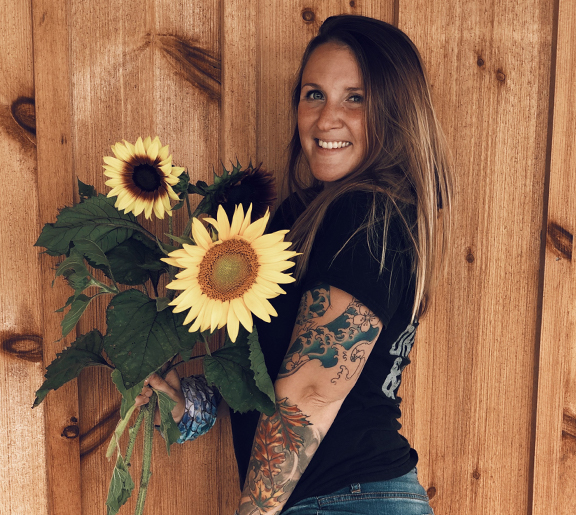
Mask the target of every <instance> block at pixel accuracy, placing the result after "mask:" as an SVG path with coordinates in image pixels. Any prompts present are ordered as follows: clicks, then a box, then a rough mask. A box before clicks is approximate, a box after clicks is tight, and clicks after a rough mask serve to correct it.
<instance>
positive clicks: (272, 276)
mask: <svg viewBox="0 0 576 515" xmlns="http://www.w3.org/2000/svg"><path fill="white" fill-rule="evenodd" d="M258 275H259V276H260V277H262V278H263V279H267V280H268V281H272V282H274V283H278V284H288V283H293V282H294V281H295V280H296V279H294V277H292V276H290V275H286V274H283V273H281V272H276V271H275V270H266V269H264V267H261V268H260V270H258Z"/></svg>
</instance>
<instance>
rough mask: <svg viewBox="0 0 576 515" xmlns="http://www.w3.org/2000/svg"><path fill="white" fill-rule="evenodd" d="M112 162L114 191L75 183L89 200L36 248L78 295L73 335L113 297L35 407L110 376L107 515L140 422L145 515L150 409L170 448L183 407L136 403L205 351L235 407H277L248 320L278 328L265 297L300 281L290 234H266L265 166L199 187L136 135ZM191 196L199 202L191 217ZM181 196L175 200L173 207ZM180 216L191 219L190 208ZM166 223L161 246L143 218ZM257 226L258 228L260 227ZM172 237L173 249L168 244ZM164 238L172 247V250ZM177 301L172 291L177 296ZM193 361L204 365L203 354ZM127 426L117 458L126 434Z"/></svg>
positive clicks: (163, 150) (162, 397) (58, 366)
mask: <svg viewBox="0 0 576 515" xmlns="http://www.w3.org/2000/svg"><path fill="white" fill-rule="evenodd" d="M112 151H113V152H114V157H112V156H107V157H104V163H105V165H104V174H105V175H106V176H107V177H108V180H107V181H106V185H107V186H109V187H111V188H112V189H111V190H110V191H109V192H108V194H107V195H104V194H98V193H97V192H96V191H95V189H94V188H93V187H92V186H89V185H86V184H84V183H82V182H81V181H78V188H79V197H80V203H78V204H77V205H74V206H72V207H65V208H64V209H62V210H61V211H60V213H59V215H58V217H57V220H56V222H54V223H48V224H46V225H45V226H44V228H43V230H42V233H41V234H40V237H39V238H38V241H37V242H36V245H37V246H40V247H44V248H45V249H46V250H45V252H46V253H48V254H49V255H51V256H62V257H63V260H62V261H61V262H60V264H59V265H58V267H57V269H56V277H59V276H62V277H63V278H64V279H65V280H66V281H67V282H68V284H69V286H70V287H71V288H72V290H73V294H72V295H71V296H70V297H69V299H68V301H67V302H66V305H65V306H63V307H62V308H61V309H59V310H58V311H60V312H62V311H66V314H65V315H64V318H63V320H62V336H63V337H65V336H66V335H68V334H69V333H70V332H71V331H72V329H74V327H75V326H76V324H77V322H78V320H79V319H80V318H81V316H82V314H83V313H84V311H85V310H86V308H87V307H88V306H89V304H90V303H91V301H92V300H93V299H95V298H96V297H99V296H102V295H105V296H108V297H109V299H110V302H109V303H108V306H107V308H106V325H107V329H106V334H104V335H103V334H101V333H100V332H99V331H98V330H96V329H95V330H92V331H90V332H89V333H87V334H83V335H81V336H79V337H78V338H77V339H76V340H75V341H74V342H73V343H72V344H71V345H70V346H69V347H67V348H65V349H64V350H63V351H62V352H61V353H59V354H58V355H57V357H56V359H55V360H54V361H53V362H52V363H51V364H50V365H49V366H48V367H47V371H46V376H45V381H44V383H43V384H42V386H41V387H40V389H39V390H38V391H37V392H36V400H35V402H34V406H37V405H39V404H40V403H41V402H42V400H43V399H44V398H45V397H46V395H47V394H48V392H49V391H50V390H55V389H57V388H59V387H60V386H62V385H63V384H65V383H66V382H68V381H70V380H72V379H74V378H76V377H78V375H79V374H80V372H81V371H82V370H83V369H84V368H85V367H88V366H103V367H107V368H108V369H109V370H110V372H111V376H112V380H113V382H114V384H115V385H116V386H117V388H118V390H119V392H120V393H121V395H122V404H121V408H120V422H119V423H118V425H117V427H116V430H115V431H114V434H113V435H112V438H111V441H110V445H109V447H108V451H107V456H108V457H109V458H110V457H112V456H113V455H114V454H116V466H115V468H114V471H113V474H112V479H111V482H110V488H109V492H108V499H107V501H106V504H107V507H108V514H109V515H113V514H116V513H118V511H119V510H120V507H121V506H122V505H123V504H124V503H125V502H126V501H127V500H128V499H129V498H130V496H131V495H132V491H133V489H134V488H135V485H134V482H133V480H132V477H131V476H130V472H129V466H130V460H131V456H132V452H133V450H134V444H135V440H136V435H137V433H138V431H139V430H140V428H141V427H142V426H143V427H144V451H143V465H142V475H141V482H140V488H139V492H138V500H137V505H136V512H135V513H136V514H141V513H143V509H144V502H145V498H146V489H147V486H148V481H149V478H150V465H151V453H152V439H153V436H154V412H155V410H156V407H157V406H158V407H159V411H160V419H161V424H160V433H161V434H162V436H163V437H164V439H165V441H166V447H167V450H168V452H170V445H171V444H172V443H174V442H176V441H178V439H179V438H180V436H181V432H180V429H179V428H178V426H177V425H176V423H175V422H174V419H173V418H172V414H171V411H172V408H173V407H174V405H175V402H174V401H173V400H172V399H171V398H170V397H168V396H167V395H166V394H164V393H163V392H154V394H153V396H152V397H151V399H150V402H149V403H148V404H147V405H145V406H142V408H141V409H140V410H139V413H138V415H137V416H136V415H135V411H136V406H135V399H136V397H137V396H138V394H139V393H140V392H141V391H142V388H143V385H144V381H145V379H146V378H147V377H148V376H149V375H150V374H152V373H153V372H159V373H162V374H163V375H166V373H167V372H168V371H169V370H170V369H172V368H174V367H175V366H177V365H178V364H179V363H183V362H186V361H188V360H190V359H191V358H192V354H193V351H194V348H195V345H196V343H197V342H201V343H202V344H203V345H204V346H205V354H203V355H202V359H203V365H204V373H205V376H206V381H207V382H208V383H209V384H211V385H215V386H216V388H217V389H218V390H219V392H220V393H221V395H222V396H223V397H224V399H225V400H226V401H227V403H228V404H229V405H230V407H231V408H232V409H234V410H237V411H241V412H244V411H248V410H252V409H257V410H259V411H262V412H265V413H268V414H271V413H272V412H273V411H274V403H275V398H274V388H273V385H272V381H271V380H270V377H269V376H268V373H267V371H266V366H265V364H264V359H263V355H262V352H261V350H260V346H259V344H258V336H257V334H256V330H255V328H254V327H253V320H252V315H253V314H254V315H256V316H257V317H259V318H261V319H263V320H266V321H270V316H275V315H276V312H275V311H274V308H273V307H272V305H271V304H270V302H269V301H268V299H271V298H273V297H276V296H277V295H279V294H281V293H284V291H283V290H282V288H281V287H280V286H279V285H280V284H283V283H290V282H292V281H293V280H294V279H293V278H292V277H291V275H290V274H288V273H285V272H286V270H288V269H289V268H290V267H292V266H293V262H291V261H290V259H291V258H293V257H294V256H295V255H296V253H295V252H292V251H289V250H287V249H288V248H289V247H290V243H289V242H284V236H285V234H286V232H287V231H278V232H276V233H272V234H264V231H265V228H266V224H267V222H268V219H269V211H268V207H269V206H270V204H272V203H273V202H274V200H275V195H274V192H273V178H272V177H271V176H270V175H269V174H268V173H266V172H265V171H263V170H262V169H261V168H259V167H257V168H254V167H252V166H251V165H250V166H249V167H248V168H247V169H244V170H243V169H242V168H241V166H240V164H239V163H237V164H236V166H234V167H233V168H232V170H231V171H228V170H226V168H224V167H223V172H222V174H221V175H217V174H214V182H213V184H211V185H208V184H206V183H205V182H202V181H199V182H197V183H196V184H195V185H194V184H191V183H190V178H189V176H188V174H187V173H186V172H185V169H184V168H182V167H178V166H174V165H173V164H172V156H171V155H169V150H168V146H162V145H161V143H160V140H159V138H155V139H154V140H152V139H151V138H149V137H148V138H146V139H144V140H142V138H138V140H137V141H136V143H135V144H131V143H129V142H127V141H124V143H116V144H115V145H114V146H112ZM190 195H199V196H200V197H201V200H200V202H198V204H197V207H196V208H195V210H194V211H192V207H191V205H192V203H191V201H190ZM172 201H173V202H176V204H175V205H174V206H172ZM184 206H186V208H187V213H188V221H187V223H186V227H185V229H184V231H183V233H182V234H180V235H179V236H177V235H175V234H173V223H172V215H173V212H174V211H177V210H180V209H181V208H183V207H184ZM180 212H184V210H183V209H182V210H181V211H180ZM142 214H143V215H144V217H145V218H147V219H150V218H151V217H152V216H153V215H154V216H156V217H157V218H160V219H163V218H164V215H165V214H167V215H168V217H169V218H168V221H169V224H168V226H169V230H168V233H167V234H166V235H161V236H162V237H160V236H158V235H155V234H153V233H151V232H150V231H148V230H147V229H146V228H145V227H144V226H143V225H141V224H140V223H139V221H138V219H137V217H138V216H140V215H142ZM252 218H254V221H252ZM166 238H167V239H168V240H169V241H165V240H166ZM163 240H164V241H163ZM177 291H179V292H180V293H179V294H178V295H177V296H176V292H177ZM224 327H226V335H225V343H224V345H223V346H222V347H221V348H220V349H219V350H216V351H212V352H211V351H210V348H209V346H208V343H207V338H208V337H209V336H210V334H212V333H214V332H215V331H216V330H217V329H222V328H224ZM195 357H197V356H195ZM133 415H135V421H134V422H133V425H132V427H131V428H130V429H129V443H128V446H127V448H126V449H125V450H124V451H122V449H121V447H120V437H121V435H122V434H123V433H124V431H125V430H126V428H127V427H128V425H129V424H130V422H131V421H132V420H133V418H134V417H133Z"/></svg>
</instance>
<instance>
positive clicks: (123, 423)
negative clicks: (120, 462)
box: [106, 405, 136, 458]
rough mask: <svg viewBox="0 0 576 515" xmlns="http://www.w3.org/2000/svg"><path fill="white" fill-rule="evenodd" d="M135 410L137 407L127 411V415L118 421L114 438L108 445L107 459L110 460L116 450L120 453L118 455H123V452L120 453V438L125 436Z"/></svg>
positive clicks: (133, 406) (113, 434)
mask: <svg viewBox="0 0 576 515" xmlns="http://www.w3.org/2000/svg"><path fill="white" fill-rule="evenodd" d="M135 409H136V406H135V405H132V406H131V407H130V408H129V409H128V410H127V411H126V414H125V415H124V417H122V418H121V419H120V420H119V421H118V424H116V429H114V432H113V433H112V437H111V438H110V443H109V444H108V449H107V450H106V457H107V458H110V457H111V456H112V455H113V454H114V449H116V450H117V451H118V454H121V452H120V438H122V435H123V434H124V431H125V430H126V427H127V426H128V422H130V418H131V417H132V413H134V410H135Z"/></svg>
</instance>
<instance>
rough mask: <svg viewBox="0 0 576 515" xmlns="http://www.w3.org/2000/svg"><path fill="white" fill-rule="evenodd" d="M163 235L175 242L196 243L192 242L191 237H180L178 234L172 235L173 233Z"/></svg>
mask: <svg viewBox="0 0 576 515" xmlns="http://www.w3.org/2000/svg"><path fill="white" fill-rule="evenodd" d="M164 236H168V238H170V239H171V240H174V241H175V242H176V243H181V244H184V243H187V244H188V245H196V244H195V243H194V240H193V239H192V238H187V237H184V238H181V237H180V236H174V235H173V234H164Z"/></svg>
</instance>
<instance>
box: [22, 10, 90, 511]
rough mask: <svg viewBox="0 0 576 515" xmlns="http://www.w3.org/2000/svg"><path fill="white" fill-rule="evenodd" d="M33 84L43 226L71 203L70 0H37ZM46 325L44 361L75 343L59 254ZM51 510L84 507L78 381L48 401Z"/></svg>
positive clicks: (45, 271)
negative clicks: (65, 330) (64, 313)
mask: <svg viewBox="0 0 576 515" xmlns="http://www.w3.org/2000/svg"><path fill="white" fill-rule="evenodd" d="M32 15H33V16H32V20H33V40H34V84H35V88H36V137H37V141H38V146H37V151H38V200H39V202H38V209H39V215H40V216H39V221H40V224H41V226H43V224H45V223H47V222H53V221H55V219H56V215H57V212H58V210H59V209H61V208H62V207H64V206H65V205H70V204H71V203H72V199H73V196H72V138H71V124H70V120H71V117H70V113H71V106H70V87H69V85H70V75H69V61H68V58H69V53H68V51H69V47H68V44H69V40H68V37H67V34H68V21H69V20H68V13H67V10H66V5H65V4H64V5H58V6H56V5H55V4H53V3H52V2H49V1H45V0H40V1H35V2H34V5H33V10H32ZM40 261H41V266H42V275H41V291H42V307H43V317H42V328H43V340H44V365H47V364H49V363H50V362H51V361H52V360H53V359H54V358H55V357H56V353H57V352H60V351H61V350H62V348H63V347H64V346H65V345H67V344H68V343H70V342H71V341H72V340H73V339H74V336H73V335H70V336H69V337H67V338H66V339H64V340H60V338H61V335H62V331H61V327H60V320H59V318H58V317H57V316H55V315H54V311H55V310H56V309H57V308H58V307H60V306H63V305H64V304H65V303H66V300H67V299H68V296H69V292H68V290H67V286H65V285H64V284H63V281H57V282H55V284H54V287H53V288H50V287H49V285H50V284H51V282H52V280H53V279H54V266H55V264H56V261H57V260H56V259H55V258H51V257H49V256H48V255H46V254H42V256H41V260H40ZM44 403H45V404H46V406H45V414H46V459H47V478H48V489H49V492H50V497H49V503H48V512H49V513H58V514H62V515H67V514H70V515H72V514H77V513H80V510H81V496H80V459H79V439H78V438H77V436H78V426H77V424H78V394H77V387H76V381H72V382H70V383H68V384H67V385H65V386H63V387H61V388H60V389H58V390H57V391H55V392H52V393H51V394H50V395H49V396H48V397H47V399H46V400H45V401H44Z"/></svg>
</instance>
